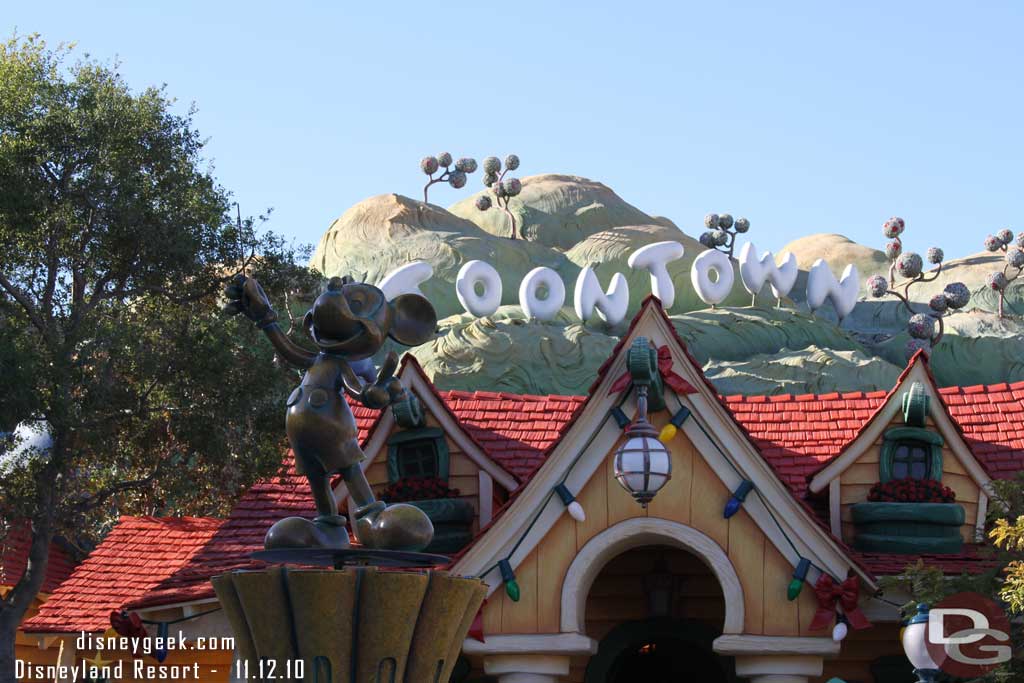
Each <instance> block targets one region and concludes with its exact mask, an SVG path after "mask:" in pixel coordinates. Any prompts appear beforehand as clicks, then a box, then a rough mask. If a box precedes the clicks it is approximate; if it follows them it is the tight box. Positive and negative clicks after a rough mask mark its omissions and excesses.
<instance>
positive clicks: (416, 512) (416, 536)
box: [353, 501, 434, 552]
mask: <svg viewBox="0 0 1024 683" xmlns="http://www.w3.org/2000/svg"><path fill="white" fill-rule="evenodd" d="M353 527H354V529H355V534H356V538H357V539H358V540H359V542H360V543H362V544H363V545H364V546H366V547H367V548H375V549H383V550H404V551H408V552H419V551H421V550H423V549H424V548H426V547H427V546H428V545H430V541H431V540H433V538H434V525H433V524H432V523H431V521H430V518H429V517H427V513H425V512H423V510H420V509H419V508H418V507H416V506H414V505H407V504H405V503H396V504H395V505H388V506H385V504H384V503H382V502H381V501H377V502H374V503H371V504H369V505H367V506H365V507H363V508H361V509H360V510H359V511H358V512H357V513H356V523H355V524H354V525H353Z"/></svg>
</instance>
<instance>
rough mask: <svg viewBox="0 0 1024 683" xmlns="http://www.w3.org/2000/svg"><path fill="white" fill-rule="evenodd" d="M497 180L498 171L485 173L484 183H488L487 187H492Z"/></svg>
mask: <svg viewBox="0 0 1024 683" xmlns="http://www.w3.org/2000/svg"><path fill="white" fill-rule="evenodd" d="M496 182H498V174H497V173H485V174H484V185H486V186H487V187H490V186H491V185H493V184H494V183H496Z"/></svg>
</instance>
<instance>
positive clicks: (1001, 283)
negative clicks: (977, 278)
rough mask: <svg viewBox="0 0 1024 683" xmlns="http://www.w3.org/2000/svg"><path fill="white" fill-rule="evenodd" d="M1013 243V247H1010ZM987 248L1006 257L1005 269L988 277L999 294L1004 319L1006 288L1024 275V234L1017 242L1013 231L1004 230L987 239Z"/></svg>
mask: <svg viewBox="0 0 1024 683" xmlns="http://www.w3.org/2000/svg"><path fill="white" fill-rule="evenodd" d="M1011 242H1013V246H1010V243H1011ZM985 248H986V249H988V250H989V251H993V252H995V251H1001V252H1003V253H1004V254H1005V255H1006V263H1005V264H1004V265H1003V269H1002V270H1001V271H999V270H996V271H993V272H992V273H990V274H989V276H988V286H989V287H991V288H992V289H994V290H996V292H998V293H999V317H1000V318H1002V317H1003V308H1004V306H1005V305H1006V288H1007V287H1009V286H1010V283H1011V282H1013V281H1014V280H1016V279H1017V278H1018V277H1020V276H1021V274H1022V273H1024V232H1021V233H1018V234H1017V238H1016V241H1015V240H1014V237H1013V231H1012V230H1010V229H1009V228H1003V229H1002V230H1000V231H999V232H997V233H996V234H994V235H989V236H988V237H986V238H985ZM1011 271H1013V272H1012V274H1011Z"/></svg>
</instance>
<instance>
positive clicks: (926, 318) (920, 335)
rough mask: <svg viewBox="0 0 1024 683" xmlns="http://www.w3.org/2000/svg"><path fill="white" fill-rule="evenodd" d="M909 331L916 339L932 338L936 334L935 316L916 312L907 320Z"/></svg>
mask: <svg viewBox="0 0 1024 683" xmlns="http://www.w3.org/2000/svg"><path fill="white" fill-rule="evenodd" d="M907 332H909V333H910V336H911V337H913V338H914V339H931V338H932V336H933V335H934V334H935V318H933V317H931V316H930V315H925V314H924V313H915V314H914V315H912V316H910V320H909V321H908V322H907Z"/></svg>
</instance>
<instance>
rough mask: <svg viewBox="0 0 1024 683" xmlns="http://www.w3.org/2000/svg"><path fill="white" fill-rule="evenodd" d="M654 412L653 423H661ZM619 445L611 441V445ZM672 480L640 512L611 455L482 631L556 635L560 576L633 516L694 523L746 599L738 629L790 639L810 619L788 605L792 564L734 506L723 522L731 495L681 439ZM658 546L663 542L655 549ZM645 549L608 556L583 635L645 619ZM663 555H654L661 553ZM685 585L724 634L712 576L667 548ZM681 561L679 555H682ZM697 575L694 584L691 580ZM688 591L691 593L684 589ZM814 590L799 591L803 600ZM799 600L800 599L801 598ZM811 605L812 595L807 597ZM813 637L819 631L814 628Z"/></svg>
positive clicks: (808, 612)
mask: <svg viewBox="0 0 1024 683" xmlns="http://www.w3.org/2000/svg"><path fill="white" fill-rule="evenodd" d="M664 419H665V418H663V417H662V416H656V419H655V425H656V426H660V424H659V423H660V422H664ZM617 447H618V444H617V445H616V448H617ZM669 449H670V452H671V454H672V479H671V480H670V481H669V482H668V484H666V486H665V487H664V488H663V489H662V490H661V491H660V492H659V493H658V495H657V496H656V497H655V499H654V500H653V501H652V502H651V504H650V505H649V506H648V508H647V509H646V510H645V509H644V508H642V507H641V506H640V505H639V504H638V503H636V502H635V501H634V500H633V498H632V497H631V496H630V495H629V494H628V493H627V492H626V491H624V490H623V489H622V487H621V486H620V485H619V483H618V482H617V481H616V480H615V478H614V475H613V459H614V452H615V449H612V451H611V452H610V453H609V454H608V455H607V457H606V458H605V459H604V461H603V463H602V464H601V465H600V466H598V468H597V469H596V470H595V472H594V474H593V475H592V476H591V478H590V480H589V481H588V482H587V483H586V484H585V485H584V486H583V488H582V490H580V491H579V492H578V493H577V494H576V498H577V500H578V501H579V502H580V504H581V505H582V506H583V509H584V511H585V512H586V517H587V518H586V521H584V522H582V523H578V522H576V521H575V520H573V519H572V518H570V517H569V516H568V514H563V515H562V516H560V517H559V519H558V521H557V522H556V523H555V524H554V525H552V527H551V528H550V530H549V531H548V532H547V534H546V535H545V537H544V538H543V540H542V541H541V542H540V543H539V544H538V546H537V547H536V548H535V549H534V550H533V551H532V552H531V553H530V555H529V556H528V557H527V558H526V560H525V561H524V562H523V563H522V564H521V565H520V566H519V567H517V568H516V581H517V583H518V584H519V587H520V590H521V593H522V597H521V599H520V601H519V602H513V601H512V600H510V599H509V598H508V597H507V596H506V595H505V594H504V591H503V590H502V589H500V588H499V589H498V590H497V591H495V593H494V594H493V595H492V596H491V598H490V599H489V600H488V603H487V605H486V606H485V607H484V612H483V614H484V631H485V633H487V634H516V633H519V634H522V633H557V632H558V631H559V630H560V623H561V592H562V583H563V581H564V578H565V574H566V571H567V570H568V568H569V565H570V564H571V563H572V560H573V558H574V557H575V556H576V554H577V553H578V552H579V551H580V550H581V549H582V548H583V546H585V545H586V544H587V542H589V541H590V540H591V539H592V538H593V537H594V536H596V535H597V534H599V533H600V532H602V531H604V530H605V529H607V528H608V527H610V526H612V525H614V524H617V523H619V522H621V521H623V520H625V519H630V518H634V517H643V516H648V517H656V518H661V519H667V520H671V521H674V522H679V523H681V524H686V525H688V526H692V527H693V528H696V529H698V530H700V531H701V532H703V533H704V534H705V535H707V536H708V537H710V538H711V539H713V540H714V541H716V542H717V543H718V544H719V545H720V546H721V547H722V550H723V551H724V552H725V553H726V554H727V555H728V556H729V559H730V561H731V562H732V564H733V566H734V567H735V569H736V573H737V574H738V575H739V577H740V582H741V584H742V586H743V590H744V595H745V598H746V600H745V602H746V605H745V623H744V632H745V633H750V634H757V635H762V634H763V635H780V636H787V635H790V636H791V635H797V634H800V633H803V629H802V628H801V624H806V623H807V622H809V621H810V619H811V617H812V616H813V613H814V610H813V609H812V607H811V606H810V605H805V604H804V600H801V601H800V602H789V601H788V600H787V599H786V587H787V586H788V584H789V580H790V577H791V575H792V573H793V567H792V565H791V564H789V562H788V561H787V560H786V559H785V558H784V557H783V556H782V554H781V553H780V552H779V551H778V550H777V549H776V548H775V547H774V546H773V544H772V543H771V541H769V540H768V539H767V537H766V536H765V535H764V534H763V533H762V532H761V530H760V529H759V528H758V527H757V524H756V523H755V522H754V521H753V519H752V518H751V517H750V516H749V515H748V514H747V513H746V511H743V510H741V511H740V512H739V513H738V514H736V515H735V516H734V517H732V518H731V519H725V518H724V517H723V515H722V510H723V508H724V507H725V504H726V502H727V501H728V499H729V496H730V491H729V489H728V488H726V486H725V485H724V484H723V483H722V482H721V481H720V480H719V478H718V476H717V475H716V474H715V473H714V471H713V470H712V469H711V467H710V466H709V465H708V464H707V463H706V462H705V460H704V458H702V457H701V456H700V454H699V453H698V451H697V449H696V448H695V447H694V446H693V444H692V443H691V442H690V441H689V439H688V438H687V437H686V436H685V434H683V433H680V434H679V435H678V436H676V438H675V439H673V441H672V442H671V443H670V444H669ZM659 547H660V546H659ZM654 552H655V551H654V550H652V549H650V548H637V549H634V550H631V551H628V552H626V553H624V554H623V555H620V556H619V557H618V558H616V559H614V560H612V561H611V562H610V563H609V564H608V566H607V567H606V570H607V571H605V570H603V571H602V573H601V575H600V576H599V578H598V580H597V581H596V582H595V584H594V587H593V588H592V590H591V594H590V596H589V597H588V600H587V613H586V623H587V632H588V635H590V636H591V637H594V638H598V639H600V638H601V637H603V635H604V634H606V633H607V632H608V630H610V629H611V628H612V627H613V626H614V625H615V624H616V623H621V622H623V621H628V620H630V619H642V618H646V606H645V605H646V603H645V602H644V597H643V584H642V577H643V575H644V574H645V573H646V572H648V571H649V570H650V565H651V557H653V555H652V553H654ZM658 552H660V551H658ZM669 552H670V553H671V557H672V558H673V559H672V562H673V563H674V566H675V565H678V567H679V569H680V571H681V572H683V573H682V576H683V577H684V578H685V580H684V581H683V585H684V586H687V588H686V589H685V590H684V596H685V600H684V602H685V603H686V605H687V607H686V609H687V610H689V611H688V612H687V613H686V615H685V616H686V617H687V618H694V619H703V620H709V621H711V622H714V625H715V627H716V628H721V627H722V623H723V620H724V615H725V606H724V600H723V597H722V592H721V588H720V586H719V585H718V581H717V579H716V578H715V577H714V575H713V574H712V573H711V570H710V569H709V568H707V567H705V566H704V564H703V562H702V561H700V560H699V559H698V558H696V557H695V556H693V555H691V554H689V553H687V552H685V551H683V550H680V549H672V550H669ZM680 556H681V557H683V558H685V560H684V559H679V557H680ZM698 577H699V580H697V578H698ZM686 591H690V592H689V593H687V592H686ZM810 593H811V591H809V590H808V591H805V594H806V596H807V597H809V595H810ZM802 597H805V596H802ZM811 602H812V604H813V599H812V600H811ZM812 635H822V633H821V632H818V633H814V634H812Z"/></svg>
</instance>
